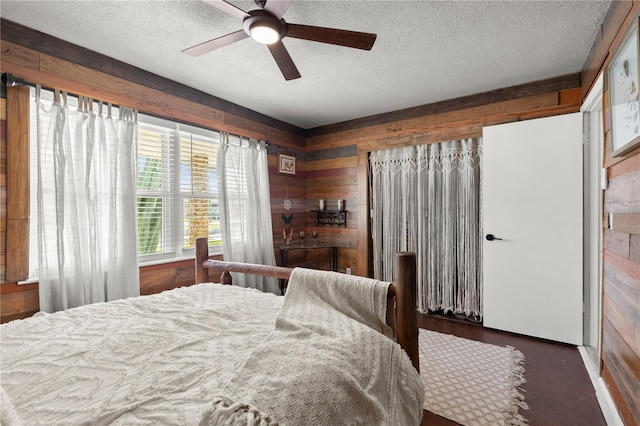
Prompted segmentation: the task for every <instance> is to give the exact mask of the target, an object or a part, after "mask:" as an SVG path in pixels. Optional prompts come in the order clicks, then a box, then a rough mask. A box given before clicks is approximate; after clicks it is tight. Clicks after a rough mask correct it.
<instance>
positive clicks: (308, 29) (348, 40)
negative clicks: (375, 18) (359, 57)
mask: <svg viewBox="0 0 640 426" xmlns="http://www.w3.org/2000/svg"><path fill="white" fill-rule="evenodd" d="M287 37H293V38H301V39H303V40H311V41H318V42H320V43H329V44H335V45H338V46H345V47H353V48H354V49H362V50H371V48H372V47H373V43H374V42H375V41H376V37H377V36H376V35H375V34H371V33H361V32H358V31H348V30H338V29H335V28H325V27H312V26H311V25H299V24H289V23H287Z"/></svg>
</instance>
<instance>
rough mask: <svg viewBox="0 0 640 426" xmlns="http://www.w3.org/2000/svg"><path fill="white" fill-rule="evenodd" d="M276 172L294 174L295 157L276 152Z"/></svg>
mask: <svg viewBox="0 0 640 426" xmlns="http://www.w3.org/2000/svg"><path fill="white" fill-rule="evenodd" d="M278 173H280V174H282V175H293V176H295V175H296V157H294V156H292V155H286V154H278Z"/></svg>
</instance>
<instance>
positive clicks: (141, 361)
mask: <svg viewBox="0 0 640 426" xmlns="http://www.w3.org/2000/svg"><path fill="white" fill-rule="evenodd" d="M196 246H197V248H196V251H197V255H196V281H197V283H196V284H195V285H193V286H189V287H183V288H179V289H175V290H170V291H166V292H163V293H160V294H155V295H151V296H142V297H136V298H130V299H125V300H117V301H113V302H108V303H97V304H93V305H86V306H82V307H79V308H74V309H69V310H67V311H64V312H58V313H54V314H44V313H39V314H36V315H35V316H34V317H32V318H28V319H25V320H19V321H13V322H10V323H7V324H3V325H2V326H1V327H0V332H1V335H0V338H1V340H0V350H1V351H0V385H1V389H0V400H1V404H2V412H1V417H0V423H1V424H2V425H5V424H10V425H11V424H24V425H31V424H46V425H63V424H64V425H81V424H87V425H93V424H117V425H147V424H160V425H222V424H225V425H227V424H228V425H243V426H244V425H264V426H268V425H277V424H280V425H306V424H312V425H316V424H331V425H339V424H380V425H384V424H388V425H404V424H406V425H411V424H419V423H420V420H421V416H422V404H423V398H424V390H423V385H422V381H421V380H420V376H419V374H418V371H417V367H418V365H419V364H418V358H417V328H416V325H415V322H416V319H415V257H414V256H412V255H411V254H400V255H399V256H398V259H397V265H398V269H397V270H399V271H400V273H399V274H398V279H397V280H396V282H395V283H394V284H393V285H391V286H390V285H389V283H381V282H375V281H373V280H368V279H364V278H360V277H353V276H346V275H343V274H338V273H335V272H325V271H313V270H304V269H301V268H296V269H289V268H279V267H266V266H263V265H247V264H238V263H228V262H219V261H213V260H210V259H208V258H207V256H206V253H207V241H206V239H199V240H198V241H197V244H196ZM234 272H241V273H256V274H262V275H269V276H274V277H277V278H282V279H289V280H290V281H289V287H288V290H287V294H286V295H285V296H284V297H282V296H275V295H272V294H265V293H261V292H259V291H257V290H253V289H245V288H240V287H236V286H233V285H224V284H228V283H229V282H230V273H234ZM210 274H211V275H212V277H211V279H209V275H210ZM210 281H220V282H221V283H222V284H223V285H221V284H218V283H213V282H210ZM412 292H413V293H412ZM412 294H413V296H412ZM388 302H390V303H388ZM394 307H395V309H393V308H394ZM411 328H413V330H412V329H411ZM394 336H395V337H394ZM396 341H397V342H399V343H400V344H399V343H396ZM401 345H402V346H401ZM414 345H415V348H414ZM403 348H404V350H403Z"/></svg>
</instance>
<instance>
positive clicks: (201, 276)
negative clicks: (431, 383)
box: [196, 238, 420, 371]
mask: <svg viewBox="0 0 640 426" xmlns="http://www.w3.org/2000/svg"><path fill="white" fill-rule="evenodd" d="M292 271H293V268H284V267H281V266H267V265H255V264H250V263H239V262H224V261H221V260H211V259H209V247H208V242H207V239H206V238H198V239H196V284H199V283H204V282H220V283H221V284H231V283H232V278H231V274H230V272H239V273H244V274H252V275H264V276H268V277H274V278H279V279H289V277H290V276H291V272H292ZM395 271H396V279H395V281H394V283H393V284H391V285H390V286H389V294H388V296H387V297H388V299H387V306H388V311H387V324H388V325H389V326H390V327H391V328H393V330H394V336H395V337H396V341H397V342H398V344H400V346H402V348H403V349H404V350H405V351H406V352H407V355H409V358H410V359H411V362H412V363H413V366H414V367H415V368H416V370H418V371H420V362H419V355H418V322H417V314H416V255H415V253H407V252H403V253H397V254H396V267H395ZM210 272H211V273H212V277H211V279H210V275H209V273H210ZM214 277H216V278H215V279H214ZM218 277H219V279H218ZM394 307H395V312H394Z"/></svg>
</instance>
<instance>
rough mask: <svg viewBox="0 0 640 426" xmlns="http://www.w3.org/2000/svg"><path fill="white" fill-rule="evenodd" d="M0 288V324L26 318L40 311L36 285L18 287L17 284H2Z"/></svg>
mask: <svg viewBox="0 0 640 426" xmlns="http://www.w3.org/2000/svg"><path fill="white" fill-rule="evenodd" d="M0 286H1V287H2V294H1V297H0V313H1V316H0V322H2V323H4V322H7V321H10V320H13V319H20V318H26V317H29V316H31V315H33V314H35V313H36V312H37V311H39V310H40V298H39V295H38V287H37V285H30V286H18V285H17V284H12V283H3V284H0ZM9 288H11V291H9Z"/></svg>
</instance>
